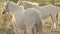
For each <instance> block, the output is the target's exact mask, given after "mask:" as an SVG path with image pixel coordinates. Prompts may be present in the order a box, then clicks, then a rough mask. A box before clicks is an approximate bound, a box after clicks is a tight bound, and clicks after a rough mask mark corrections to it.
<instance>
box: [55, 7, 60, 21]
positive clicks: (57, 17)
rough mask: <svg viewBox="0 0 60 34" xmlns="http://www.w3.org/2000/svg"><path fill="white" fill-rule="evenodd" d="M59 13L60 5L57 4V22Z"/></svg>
mask: <svg viewBox="0 0 60 34" xmlns="http://www.w3.org/2000/svg"><path fill="white" fill-rule="evenodd" d="M58 13H59V7H58V6H57V15H56V18H57V22H58Z"/></svg>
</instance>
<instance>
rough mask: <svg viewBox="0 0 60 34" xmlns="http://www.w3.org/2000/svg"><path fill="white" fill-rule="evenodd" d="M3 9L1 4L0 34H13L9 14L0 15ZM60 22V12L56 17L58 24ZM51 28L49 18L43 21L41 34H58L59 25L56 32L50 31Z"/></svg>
mask: <svg viewBox="0 0 60 34" xmlns="http://www.w3.org/2000/svg"><path fill="white" fill-rule="evenodd" d="M2 8H3V4H0V34H15V33H14V29H13V26H12V22H11V17H12V16H11V14H10V13H9V14H8V15H5V16H4V15H2V14H1V11H2ZM59 21H60V12H59V17H58V22H59ZM51 28H52V20H51V18H50V17H48V18H47V19H44V20H43V33H44V34H60V29H59V28H60V23H59V25H58V29H57V31H55V32H54V31H51Z"/></svg>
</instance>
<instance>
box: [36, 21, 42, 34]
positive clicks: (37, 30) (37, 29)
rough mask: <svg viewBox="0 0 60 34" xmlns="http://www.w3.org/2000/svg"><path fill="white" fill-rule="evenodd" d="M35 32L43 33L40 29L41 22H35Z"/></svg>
mask: <svg viewBox="0 0 60 34" xmlns="http://www.w3.org/2000/svg"><path fill="white" fill-rule="evenodd" d="M36 32H37V33H39V34H43V31H42V22H38V23H37V24H36Z"/></svg>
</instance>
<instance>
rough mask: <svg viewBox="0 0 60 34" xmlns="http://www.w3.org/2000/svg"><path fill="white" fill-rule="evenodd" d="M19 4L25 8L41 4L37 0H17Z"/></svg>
mask: <svg viewBox="0 0 60 34" xmlns="http://www.w3.org/2000/svg"><path fill="white" fill-rule="evenodd" d="M17 4H18V5H19V6H21V5H22V6H24V7H25V8H32V7H33V6H38V5H39V4H38V3H36V2H33V3H32V2H28V1H20V0H19V1H18V2H17Z"/></svg>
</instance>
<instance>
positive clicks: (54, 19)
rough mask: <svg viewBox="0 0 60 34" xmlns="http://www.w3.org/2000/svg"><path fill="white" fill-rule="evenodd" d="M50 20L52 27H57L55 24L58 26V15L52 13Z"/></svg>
mask: <svg viewBox="0 0 60 34" xmlns="http://www.w3.org/2000/svg"><path fill="white" fill-rule="evenodd" d="M52 21H53V28H54V29H57V26H58V16H57V15H53V16H52Z"/></svg>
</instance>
